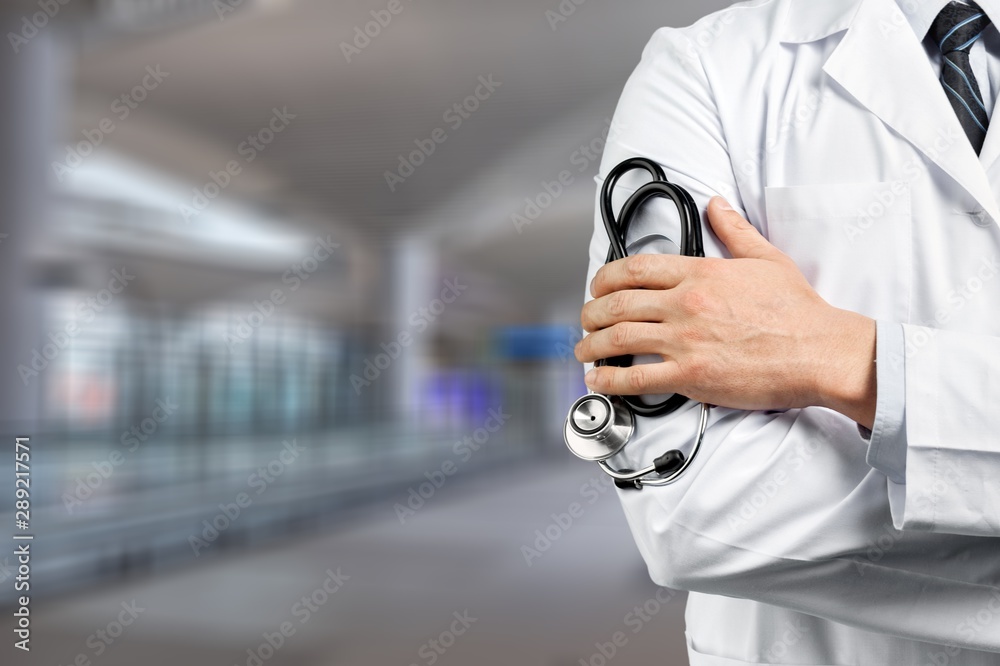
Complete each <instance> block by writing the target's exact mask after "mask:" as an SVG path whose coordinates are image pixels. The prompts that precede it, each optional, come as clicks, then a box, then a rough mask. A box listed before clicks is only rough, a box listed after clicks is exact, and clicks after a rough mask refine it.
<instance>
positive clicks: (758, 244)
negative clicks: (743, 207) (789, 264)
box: [708, 197, 784, 259]
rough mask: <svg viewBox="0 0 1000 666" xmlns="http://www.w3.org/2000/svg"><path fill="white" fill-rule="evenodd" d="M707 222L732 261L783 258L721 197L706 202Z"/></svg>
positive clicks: (776, 249)
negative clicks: (731, 257)
mask: <svg viewBox="0 0 1000 666" xmlns="http://www.w3.org/2000/svg"><path fill="white" fill-rule="evenodd" d="M708 221H709V223H711V225H712V231H714V232H715V235H716V236H718V237H719V240H721V241H722V242H723V244H724V245H725V246H726V248H727V249H728V250H729V253H730V254H731V255H733V258H734V259H739V258H743V259H776V258H779V257H784V254H783V253H782V252H781V251H780V250H778V248H776V247H774V246H773V245H771V244H770V243H769V242H768V241H767V239H766V238H764V237H763V236H762V235H761V234H760V232H759V231H757V228H756V227H754V226H753V225H752V224H750V223H749V222H747V221H746V220H745V219H743V216H742V215H740V214H739V213H738V212H736V211H735V210H733V208H732V206H730V205H729V203H728V202H727V201H726V200H725V199H723V198H722V197H712V199H711V201H709V202H708Z"/></svg>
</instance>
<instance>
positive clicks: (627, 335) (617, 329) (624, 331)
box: [611, 324, 634, 349]
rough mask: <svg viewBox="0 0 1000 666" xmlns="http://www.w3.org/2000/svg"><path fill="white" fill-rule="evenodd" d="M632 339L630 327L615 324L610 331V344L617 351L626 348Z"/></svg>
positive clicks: (632, 334) (632, 333)
mask: <svg viewBox="0 0 1000 666" xmlns="http://www.w3.org/2000/svg"><path fill="white" fill-rule="evenodd" d="M633 338H634V332H633V331H632V327H631V326H628V325H627V324H616V325H615V326H613V327H612V329H611V344H612V345H613V346H614V347H615V348H617V349H624V348H626V347H628V346H629V345H630V344H631V343H632V340H633Z"/></svg>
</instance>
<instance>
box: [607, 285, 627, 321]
mask: <svg viewBox="0 0 1000 666" xmlns="http://www.w3.org/2000/svg"><path fill="white" fill-rule="evenodd" d="M631 301H632V299H631V297H630V296H629V294H628V292H624V291H616V292H615V293H613V294H611V296H610V297H609V298H608V312H609V313H610V314H611V315H612V316H614V317H622V316H624V315H625V313H627V312H628V310H629V306H630V305H631Z"/></svg>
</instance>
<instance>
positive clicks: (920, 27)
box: [896, 0, 1000, 41]
mask: <svg viewBox="0 0 1000 666" xmlns="http://www.w3.org/2000/svg"><path fill="white" fill-rule="evenodd" d="M950 1H951V0H896V4H898V5H899V9H900V10H901V11H902V12H903V16H905V17H906V20H907V21H909V22H910V26H911V27H912V28H913V32H914V34H915V35H916V36H917V40H918V41H923V40H924V37H926V36H927V31H928V30H930V29H931V23H933V22H934V19H935V18H937V15H938V14H939V13H941V10H942V9H944V6H945V5H947V4H948V3H949V2H950ZM976 4H977V5H979V7H980V8H981V9H982V10H983V11H984V12H986V15H987V16H989V17H990V20H992V21H997V20H1000V0H976Z"/></svg>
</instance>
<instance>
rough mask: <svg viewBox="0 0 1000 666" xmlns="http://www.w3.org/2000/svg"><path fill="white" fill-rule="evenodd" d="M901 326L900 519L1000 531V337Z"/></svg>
mask: <svg viewBox="0 0 1000 666" xmlns="http://www.w3.org/2000/svg"><path fill="white" fill-rule="evenodd" d="M900 329H901V330H902V333H903V345H901V347H900V349H899V350H898V351H897V352H896V354H894V355H893V357H892V358H891V359H890V364H891V365H892V367H893V371H894V372H895V373H897V374H898V375H900V376H902V377H903V378H904V383H905V401H906V416H905V419H904V427H903V428H902V429H901V430H900V431H899V432H898V433H895V435H893V436H892V437H893V439H894V440H895V441H894V442H893V443H892V445H893V446H894V447H896V448H897V449H899V448H901V449H902V450H903V451H904V452H905V453H904V454H903V455H904V456H905V457H903V461H904V464H905V470H906V471H905V475H904V476H903V478H892V477H890V478H889V503H890V507H891V508H892V517H893V521H894V524H895V526H896V527H897V528H899V529H904V530H927V531H932V532H946V533H953V534H970V535H984V536H993V537H997V536H1000V409H998V408H997V407H998V401H1000V338H997V337H992V336H987V335H978V334H967V333H962V332H958V331H947V330H941V329H936V328H930V327H926V326H917V325H911V324H903V325H901V326H900ZM879 381H881V377H880V378H879ZM897 455H898V454H897ZM998 546H1000V542H998Z"/></svg>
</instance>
